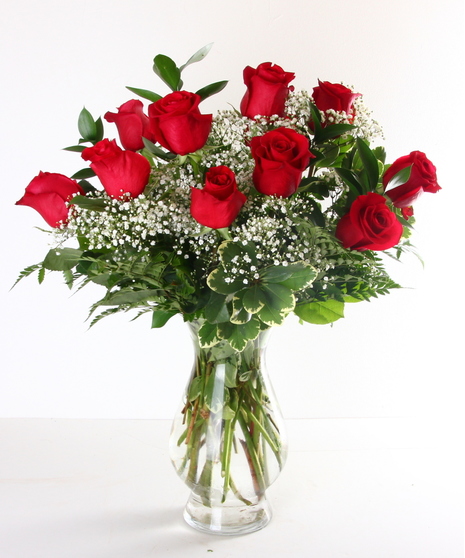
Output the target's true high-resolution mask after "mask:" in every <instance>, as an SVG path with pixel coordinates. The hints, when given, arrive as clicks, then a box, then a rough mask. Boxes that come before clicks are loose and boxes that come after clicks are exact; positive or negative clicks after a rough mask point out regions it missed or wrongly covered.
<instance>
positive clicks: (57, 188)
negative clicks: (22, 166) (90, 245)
mask: <svg viewBox="0 0 465 558" xmlns="http://www.w3.org/2000/svg"><path fill="white" fill-rule="evenodd" d="M84 193H85V192H84V190H83V189H82V188H81V186H79V184H78V183H77V182H76V181H75V180H71V178H68V177H67V176H64V175H63V174H57V173H52V172H40V173H39V174H38V175H37V176H36V177H35V178H33V179H32V181H31V182H30V183H29V185H28V186H27V187H26V192H25V194H24V196H23V197H22V198H21V199H20V200H18V201H17V202H16V205H27V206H29V207H32V208H33V209H35V210H36V211H38V212H39V213H40V214H41V215H42V217H43V218H44V219H45V221H46V222H47V223H48V224H49V225H50V226H51V227H59V226H60V225H61V223H66V221H67V219H68V211H69V208H68V205H67V203H66V202H68V201H69V200H70V199H71V198H72V197H73V195H74V194H81V195H84Z"/></svg>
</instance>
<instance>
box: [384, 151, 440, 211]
mask: <svg viewBox="0 0 465 558" xmlns="http://www.w3.org/2000/svg"><path fill="white" fill-rule="evenodd" d="M410 166H411V167H412V168H411V171H410V177H409V179H408V180H407V182H405V183H404V184H401V185H400V186H396V187H394V188H391V189H389V182H390V181H391V180H392V178H393V177H394V176H395V175H396V174H397V173H398V172H400V171H401V170H403V169H405V168H406V167H410ZM383 185H384V188H385V192H386V195H387V196H389V198H390V199H391V200H392V203H393V204H394V205H395V207H409V206H410V205H412V203H413V202H414V201H415V200H416V199H417V198H418V197H419V196H420V195H421V194H422V193H423V192H431V193H433V194H434V193H436V192H438V191H439V190H440V189H441V187H440V186H439V184H438V180H437V176H436V167H435V166H434V165H433V163H432V162H431V161H430V160H429V159H428V158H427V157H426V155H425V154H424V153H422V152H421V151H412V153H410V155H405V156H404V157H400V158H399V159H397V160H396V161H394V163H392V165H391V166H390V167H389V168H388V170H387V171H386V172H385V173H384V176H383Z"/></svg>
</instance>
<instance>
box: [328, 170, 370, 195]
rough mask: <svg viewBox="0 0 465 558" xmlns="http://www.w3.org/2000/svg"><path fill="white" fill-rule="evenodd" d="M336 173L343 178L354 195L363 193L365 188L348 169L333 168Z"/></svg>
mask: <svg viewBox="0 0 465 558" xmlns="http://www.w3.org/2000/svg"><path fill="white" fill-rule="evenodd" d="M334 170H335V171H336V174H337V175H338V176H339V178H340V179H341V180H343V181H344V182H345V183H346V184H347V186H349V188H350V189H351V191H352V193H353V194H354V195H355V196H359V195H361V194H363V193H364V191H365V189H364V188H363V186H362V185H361V183H360V181H359V179H358V177H357V175H356V174H355V173H354V172H353V171H352V170H350V169H343V168H340V169H334Z"/></svg>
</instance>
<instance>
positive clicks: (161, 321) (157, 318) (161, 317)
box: [152, 310, 177, 328]
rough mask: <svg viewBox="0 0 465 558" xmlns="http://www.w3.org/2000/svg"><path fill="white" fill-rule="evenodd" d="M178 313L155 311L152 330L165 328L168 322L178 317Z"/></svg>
mask: <svg viewBox="0 0 465 558" xmlns="http://www.w3.org/2000/svg"><path fill="white" fill-rule="evenodd" d="M176 314H177V312H173V311H171V312H167V311H166V310H154V311H153V313H152V328H159V327H163V326H164V325H165V324H166V322H167V321H168V320H169V319H170V318H172V317H173V316H174V315H176Z"/></svg>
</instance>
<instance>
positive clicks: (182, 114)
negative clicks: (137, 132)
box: [149, 91, 213, 155]
mask: <svg viewBox="0 0 465 558" xmlns="http://www.w3.org/2000/svg"><path fill="white" fill-rule="evenodd" d="M200 101H201V98H200V96H199V95H197V94H196V93H189V92H188V91H175V92H174V93H170V94H169V95H166V96H165V97H163V99H160V100H158V101H156V102H155V103H152V104H151V105H149V119H150V125H151V129H152V132H153V136H154V138H155V140H156V141H157V142H158V143H159V144H160V145H162V146H163V147H165V148H166V149H168V151H171V152H172V153H176V154H178V155H187V154H188V153H193V152H194V151H197V150H198V149H200V148H202V147H203V146H204V145H205V143H206V142H207V139H208V135H209V133H210V129H211V124H212V119H213V115H211V114H201V113H200V110H199V103H200Z"/></svg>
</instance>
